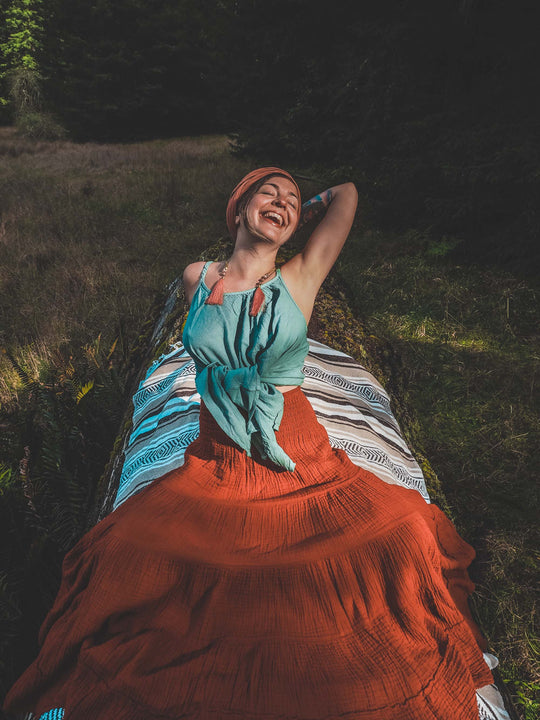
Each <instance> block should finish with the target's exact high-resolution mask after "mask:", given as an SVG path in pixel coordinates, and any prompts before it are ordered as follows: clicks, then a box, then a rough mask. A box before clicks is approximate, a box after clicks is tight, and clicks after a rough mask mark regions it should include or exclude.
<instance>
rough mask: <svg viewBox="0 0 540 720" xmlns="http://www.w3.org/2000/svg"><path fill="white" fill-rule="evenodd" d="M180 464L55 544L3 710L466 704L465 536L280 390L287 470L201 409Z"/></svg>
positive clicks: (470, 669)
mask: <svg viewBox="0 0 540 720" xmlns="http://www.w3.org/2000/svg"><path fill="white" fill-rule="evenodd" d="M200 424H201V433H200V436H199V438H198V439H197V440H196V441H195V442H194V443H193V444H192V445H191V446H190V447H189V448H188V451H187V452H186V460H185V464H184V465H183V466H182V467H181V468H179V469H178V470H174V471H172V472H170V473H169V474H167V475H165V476H164V477H162V478H161V479H159V480H157V481H155V482H154V483H152V485H150V486H148V487H146V488H145V489H144V490H142V491H141V492H140V493H138V494H137V495H135V496H134V497H131V498H130V499H128V500H127V501H126V502H125V503H123V505H121V506H120V507H119V508H118V509H117V510H115V511H114V512H113V513H112V514H111V515H109V516H108V517H107V518H105V519H104V520H102V521H101V522H100V523H99V524H98V525H96V527H95V528H93V529H92V530H91V531H90V532H89V533H87V534H86V535H85V536H84V537H83V538H82V539H81V540H80V542H79V543H78V544H77V545H76V546H75V548H73V550H72V551H71V552H70V553H69V554H68V555H67V556H66V559H65V561H64V567H63V578H62V585H61V588H60V591H59V594H58V597H57V599H56V602H55V604H54V607H53V608H52V610H51V611H50V613H49V615H48V616H47V618H46V620H45V622H44V624H43V626H42V629H41V633H40V643H41V651H40V654H39V657H38V658H37V660H36V661H35V662H34V663H33V664H32V665H31V666H30V668H28V670H27V671H26V673H25V674H24V675H23V676H22V677H21V678H20V679H19V681H18V682H17V684H16V685H15V686H14V688H13V689H12V690H11V692H10V694H9V696H8V699H7V704H6V707H7V709H8V711H10V712H16V711H31V712H34V713H35V714H36V715H37V717H39V715H40V714H41V713H42V712H45V711H47V710H48V709H50V708H51V707H60V706H61V707H63V708H65V720H89V719H90V718H98V717H99V718H100V720H109V719H110V720H124V719H125V720H128V719H130V720H143V719H144V720H148V719H149V718H170V719H172V718H175V719H177V718H186V719H190V720H191V719H193V720H195V719H196V720H221V719H223V720H225V719H226V718H230V719H231V720H236V719H237V718H238V719H240V718H241V719H242V720H264V719H268V720H277V719H278V718H280V719H282V720H293V719H295V720H296V719H298V720H334V719H335V720H337V719H338V718H339V719H340V720H354V719H356V718H358V720H398V719H399V720H434V719H435V718H437V719H439V720H445V719H448V720H449V719H451V718H458V717H459V718H460V720H469V719H470V720H472V719H473V718H474V719H475V720H476V719H477V718H478V709H477V703H476V697H475V688H477V687H481V686H483V685H486V684H489V683H490V682H492V676H491V673H490V671H489V669H488V668H487V665H486V664H485V662H484V659H483V655H482V649H483V647H484V641H483V638H482V636H481V634H480V632H479V630H478V628H477V627H476V625H475V624H474V622H473V620H472V618H471V615H470V612H469V608H468V604H467V598H468V596H469V595H470V593H471V592H472V590H473V589H474V587H473V584H472V583H471V581H470V579H469V577H468V575H467V567H468V566H469V564H470V562H471V561H472V559H473V557H474V551H473V550H472V548H471V547H470V546H469V545H467V544H466V543H465V542H464V541H463V540H462V539H461V538H460V537H459V536H458V534H457V533H456V531H455V529H454V527H453V525H452V524H451V522H450V521H449V520H448V519H447V518H446V516H445V515H444V514H443V513H442V512H441V511H440V510H439V509H438V508H436V507H435V506H434V505H429V504H427V503H426V502H425V501H424V500H423V498H422V497H421V496H420V495H419V493H417V492H416V491H415V490H410V489H406V488H402V487H399V486H396V485H388V484H386V483H383V482H381V480H379V479H378V478H377V477H375V476H374V475H372V474H371V473H369V472H368V471H366V470H363V469H361V468H359V467H357V466H356V465H353V464H352V463H351V462H350V461H349V459H348V457H347V456H346V454H345V453H344V452H343V451H340V450H334V449H332V448H331V447H330V445H329V443H328V436H327V434H326V431H325V430H324V428H323V427H322V426H321V425H320V424H319V423H318V422H317V420H316V418H315V415H314V413H313V410H312V409H311V406H310V404H309V402H308V401H307V400H306V398H305V396H304V395H303V393H302V392H301V390H300V389H297V390H293V391H291V392H289V393H286V395H285V411H284V416H283V421H282V424H281V427H280V430H279V431H278V433H277V439H278V442H279V444H280V445H281V446H282V447H283V449H284V450H285V452H286V453H287V454H288V455H289V456H290V457H291V458H292V459H293V460H294V461H295V462H296V469H295V471H294V472H288V471H285V470H282V469H279V468H276V467H273V466H269V465H268V464H267V463H266V464H265V463H263V462H262V461H261V460H260V459H258V458H256V457H253V458H249V457H247V455H246V453H245V452H243V451H241V450H240V449H238V448H237V447H236V446H235V445H234V443H233V442H232V441H231V440H229V438H228V437H227V436H226V435H224V433H223V432H222V431H221V430H220V428H219V427H218V426H217V424H216V423H215V421H214V420H213V418H212V417H211V416H210V414H209V413H208V411H207V410H206V409H205V408H204V406H203V407H202V409H201V417H200Z"/></svg>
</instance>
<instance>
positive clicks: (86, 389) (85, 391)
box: [77, 380, 94, 405]
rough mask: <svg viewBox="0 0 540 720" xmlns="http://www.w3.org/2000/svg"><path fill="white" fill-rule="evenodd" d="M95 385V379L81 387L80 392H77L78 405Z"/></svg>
mask: <svg viewBox="0 0 540 720" xmlns="http://www.w3.org/2000/svg"><path fill="white" fill-rule="evenodd" d="M93 387H94V381H93V380H89V381H88V382H87V383H85V384H84V385H83V386H82V387H81V389H80V390H79V392H78V393H77V405H78V404H79V403H80V402H81V400H82V399H83V397H84V396H85V395H87V394H88V393H89V392H90V390H91V389H92V388H93Z"/></svg>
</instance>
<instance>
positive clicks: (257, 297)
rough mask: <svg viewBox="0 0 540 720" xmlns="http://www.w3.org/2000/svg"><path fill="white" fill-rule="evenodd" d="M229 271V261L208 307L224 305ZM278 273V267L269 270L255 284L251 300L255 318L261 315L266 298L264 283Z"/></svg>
mask: <svg viewBox="0 0 540 720" xmlns="http://www.w3.org/2000/svg"><path fill="white" fill-rule="evenodd" d="M228 269H229V260H226V261H225V265H224V266H223V267H222V269H221V270H220V271H219V278H218V280H216V282H215V283H214V285H213V287H212V290H211V292H210V295H209V296H208V298H207V299H206V303H205V304H206V305H223V295H224V293H225V282H224V278H225V275H226V274H227V270H228ZM275 272H276V266H275V265H274V267H273V268H272V269H271V270H269V271H268V272H267V273H265V274H264V275H261V277H260V278H259V279H258V280H257V282H256V283H255V292H254V293H253V298H252V300H251V308H250V310H249V314H250V315H251V316H252V317H254V316H255V315H258V314H259V310H260V309H261V307H262V305H263V303H264V301H265V297H264V293H263V291H262V290H261V285H262V283H263V282H264V281H265V280H267V279H268V278H269V277H270V275H273V274H274V273H275Z"/></svg>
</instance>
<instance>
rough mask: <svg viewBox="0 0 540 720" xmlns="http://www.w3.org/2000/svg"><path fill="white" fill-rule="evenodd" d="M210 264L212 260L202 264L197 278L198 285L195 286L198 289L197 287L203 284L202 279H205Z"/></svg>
mask: <svg viewBox="0 0 540 720" xmlns="http://www.w3.org/2000/svg"><path fill="white" fill-rule="evenodd" d="M211 264H212V260H208V262H205V263H204V265H203V269H202V270H201V274H200V276H199V284H198V285H197V287H199V285H200V284H201V283H202V282H203V280H204V278H205V277H206V273H207V272H208V268H209V267H210V265H211Z"/></svg>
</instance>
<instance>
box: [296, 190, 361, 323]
mask: <svg viewBox="0 0 540 720" xmlns="http://www.w3.org/2000/svg"><path fill="white" fill-rule="evenodd" d="M357 204H358V193H357V191H356V187H355V186H354V183H351V182H349V183H344V184H343V185H335V186H334V187H331V188H328V190H325V191H324V192H323V193H321V194H320V195H316V196H315V197H314V198H311V200H308V201H307V202H306V203H304V204H303V205H302V215H301V218H300V223H299V227H301V226H302V225H304V224H305V223H307V222H309V221H310V220H311V219H312V218H313V217H315V216H316V215H318V214H319V213H320V212H324V210H325V209H326V214H325V216H324V217H323V218H322V220H321V221H320V222H319V223H318V225H317V226H316V228H315V229H314V230H313V233H312V234H311V236H310V238H309V240H308V241H307V243H306V246H305V247H304V249H303V250H302V252H300V253H299V254H298V255H295V257H294V258H292V259H291V260H289V262H288V263H286V264H285V266H284V270H285V277H286V279H287V282H288V283H290V284H291V285H292V286H294V288H295V290H296V292H295V295H296V296H297V297H299V299H300V300H301V301H303V302H301V304H302V305H305V306H306V309H307V306H309V304H312V302H313V300H314V299H315V295H316V294H317V292H318V290H319V288H320V286H321V285H322V283H323V281H324V279H325V277H326V276H327V275H328V273H329V272H330V270H331V268H332V266H333V265H334V263H335V262H336V260H337V257H338V255H339V253H340V252H341V249H342V248H343V245H344V244H345V240H346V239H347V236H348V235H349V232H350V230H351V226H352V224H353V220H354V216H355V213H356V206H357ZM310 312H311V311H310Z"/></svg>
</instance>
